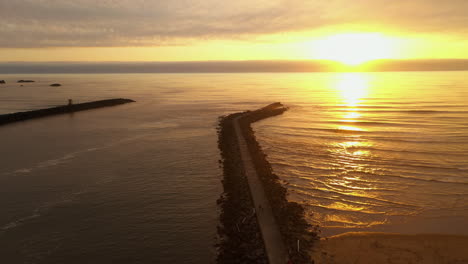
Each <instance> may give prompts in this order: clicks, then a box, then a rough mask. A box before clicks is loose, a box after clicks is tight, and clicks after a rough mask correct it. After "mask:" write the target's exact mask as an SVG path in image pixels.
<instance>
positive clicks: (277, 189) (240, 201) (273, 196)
mask: <svg viewBox="0 0 468 264" xmlns="http://www.w3.org/2000/svg"><path fill="white" fill-rule="evenodd" d="M287 109H288V108H287V107H285V106H283V105H282V104H281V103H274V104H271V105H268V106H266V107H264V108H261V109H258V110H256V111H247V112H242V113H235V114H231V115H228V116H223V117H220V122H219V128H218V135H219V148H220V151H221V157H222V160H221V161H220V163H221V164H222V165H223V171H224V179H223V186H224V191H225V193H224V194H223V196H222V197H221V198H220V200H219V203H220V205H221V215H220V227H219V228H218V233H219V235H220V238H221V239H220V244H219V245H218V248H219V255H218V263H267V261H268V260H267V259H266V256H265V255H266V253H261V252H264V250H265V249H264V245H263V241H262V238H261V234H260V230H259V227H258V223H257V221H256V218H255V217H248V216H250V214H253V213H251V212H254V210H253V209H252V208H253V204H252V198H251V195H250V193H249V186H248V184H247V180H246V178H245V175H244V172H243V169H242V164H241V157H240V156H239V146H238V142H237V138H236V133H235V129H234V122H235V120H238V122H239V125H240V127H241V131H242V133H243V136H244V138H245V139H246V141H247V145H248V148H249V152H250V154H251V157H252V161H253V163H254V166H255V170H256V172H257V174H258V177H259V178H260V180H261V182H262V184H263V187H264V190H265V194H266V196H267V198H268V200H269V203H270V205H271V208H272V211H273V214H274V217H275V220H276V223H277V224H278V226H279V229H280V232H281V236H282V239H283V241H284V244H285V245H286V247H287V250H288V254H289V258H290V260H291V263H313V261H312V259H311V257H310V255H309V252H310V249H311V248H312V246H313V244H314V242H315V241H317V239H318V235H317V233H318V232H317V227H315V226H311V225H310V224H308V223H307V221H306V220H305V216H304V208H303V207H302V206H301V205H300V204H298V203H294V202H289V201H288V200H287V189H286V188H285V187H284V186H283V185H282V184H281V182H280V179H279V177H278V176H277V175H276V174H274V173H273V170H272V168H271V165H270V163H269V162H268V161H267V159H266V155H265V154H264V153H263V151H262V148H261V147H260V145H259V144H258V142H257V140H256V138H255V134H254V131H253V130H252V127H251V124H252V123H254V122H257V121H259V120H262V119H265V118H269V117H273V116H277V115H281V114H283V113H284V112H285V111H287ZM244 219H249V222H248V223H249V225H248V228H247V227H245V228H244V223H245V222H246V220H244ZM252 252H256V253H252ZM260 253H261V254H260ZM252 255H253V256H252ZM257 256H258V257H257ZM255 257H257V259H255ZM244 259H247V260H248V261H244Z"/></svg>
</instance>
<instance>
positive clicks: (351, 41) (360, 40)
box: [313, 33, 395, 66]
mask: <svg viewBox="0 0 468 264" xmlns="http://www.w3.org/2000/svg"><path fill="white" fill-rule="evenodd" d="M394 49H395V44H394V40H392V39H391V38H389V37H386V36H384V35H382V34H379V33H346V34H338V35H332V36H328V37H325V38H323V39H319V40H317V41H314V42H313V52H314V54H315V57H316V58H317V59H325V60H333V61H338V62H341V63H343V64H346V65H350V66H356V65H359V64H362V63H364V62H367V61H371V60H376V59H389V58H392V57H393V56H394Z"/></svg>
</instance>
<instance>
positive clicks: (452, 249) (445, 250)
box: [312, 232, 468, 264]
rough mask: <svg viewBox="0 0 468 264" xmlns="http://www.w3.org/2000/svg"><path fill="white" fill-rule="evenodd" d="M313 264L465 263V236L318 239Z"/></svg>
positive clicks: (372, 235)
mask: <svg viewBox="0 0 468 264" xmlns="http://www.w3.org/2000/svg"><path fill="white" fill-rule="evenodd" d="M312 256H313V259H314V260H315V263H316V264H325V263H326V264H348V263H353V264H371V263H372V264H375V263H381V264H385V263H389V264H390V263H391V264H397V263H401V264H407V263H418V264H432V263H434V264H435V263H437V264H448V263H450V264H455V263H456V264H461V263H468V236H455V235H433V234H423V235H403V234H392V233H364V232H363V233H345V234H341V235H337V236H332V237H328V238H322V239H321V240H320V242H319V243H318V245H317V247H316V248H315V250H314V252H313V253H312Z"/></svg>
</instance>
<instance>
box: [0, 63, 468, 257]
mask: <svg viewBox="0 0 468 264" xmlns="http://www.w3.org/2000/svg"><path fill="white" fill-rule="evenodd" d="M466 76H467V72H428V73H422V72H413V73H362V74H361V73H307V74H306V73H300V74H299V73H298V74H106V75H97V74H96V75H93V74H89V75H79V74H76V75H3V76H1V79H5V80H6V81H7V84H6V85H0V114H2V113H10V112H17V111H23V110H30V109H38V108H43V107H49V106H54V105H59V104H65V103H66V102H67V100H68V99H69V98H71V99H73V100H74V102H85V101H90V100H98V99H105V98H115V97H124V98H131V99H134V100H136V101H137V102H136V103H132V104H128V105H123V106H118V107H112V108H105V109H98V110H92V111H86V112H80V113H75V114H71V115H63V116H56V117H51V118H45V119H39V120H33V121H27V122H21V123H17V124H12V125H8V126H3V127H0V146H1V148H0V155H1V159H0V208H1V209H2V210H1V213H0V256H1V257H2V259H4V260H8V261H7V263H211V262H213V260H214V257H215V254H216V252H215V249H214V244H215V243H216V225H217V217H218V211H217V210H218V208H217V205H216V199H217V198H218V197H219V195H220V194H221V193H222V187H221V177H222V175H221V170H220V169H219V167H218V159H219V153H218V149H217V142H216V141H217V135H216V125H217V118H218V116H220V115H223V114H227V113H231V112H236V111H241V110H247V109H254V108H257V107H260V106H263V105H264V104H267V103H271V102H275V101H281V102H283V103H285V104H287V105H288V106H290V108H291V109H290V111H288V112H287V113H285V114H284V115H283V116H280V117H275V118H271V119H268V120H265V121H262V122H259V123H258V124H256V125H255V130H256V131H257V135H258V139H259V141H260V143H261V145H262V146H263V147H264V148H265V150H266V152H267V154H268V156H269V160H270V162H271V163H272V165H273V167H274V170H275V172H276V173H277V174H278V175H279V176H280V178H281V179H282V180H283V181H284V184H286V185H287V186H288V189H289V191H290V199H291V200H294V201H297V202H300V203H302V204H304V205H305V207H306V208H307V214H308V219H309V220H310V222H311V223H317V224H320V225H321V226H322V232H323V233H324V234H325V235H330V234H337V233H342V232H346V231H389V232H403V233H414V232H419V233H451V234H466V235H468V226H467V225H466V223H467V222H468V79H466ZM19 79H33V80H36V83H30V84H29V83H26V84H23V85H24V86H20V84H17V83H15V81H16V80H19ZM56 82H59V83H62V84H63V86H62V87H49V84H51V83H56Z"/></svg>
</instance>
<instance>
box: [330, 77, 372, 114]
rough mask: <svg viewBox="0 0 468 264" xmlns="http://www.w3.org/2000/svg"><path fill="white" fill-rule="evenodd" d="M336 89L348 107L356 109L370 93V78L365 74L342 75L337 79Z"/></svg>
mask: <svg viewBox="0 0 468 264" xmlns="http://www.w3.org/2000/svg"><path fill="white" fill-rule="evenodd" d="M335 86H336V89H338V91H339V92H340V93H341V96H342V98H343V101H344V103H345V104H346V105H347V106H348V107H356V106H358V104H359V102H360V101H361V99H362V98H363V97H365V96H366V95H367V93H368V89H369V77H368V76H367V75H366V74H364V73H341V74H339V75H338V76H337V78H336V84H335Z"/></svg>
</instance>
